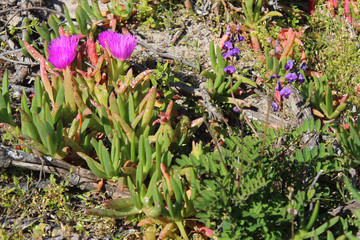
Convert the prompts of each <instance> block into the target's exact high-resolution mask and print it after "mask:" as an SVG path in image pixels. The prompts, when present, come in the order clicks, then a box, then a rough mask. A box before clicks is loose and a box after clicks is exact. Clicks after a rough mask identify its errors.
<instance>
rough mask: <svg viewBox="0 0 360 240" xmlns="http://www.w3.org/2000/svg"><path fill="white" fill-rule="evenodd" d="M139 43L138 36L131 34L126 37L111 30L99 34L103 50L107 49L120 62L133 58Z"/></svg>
mask: <svg viewBox="0 0 360 240" xmlns="http://www.w3.org/2000/svg"><path fill="white" fill-rule="evenodd" d="M137 41H138V40H137V38H136V36H133V35H131V34H126V35H124V34H120V33H117V32H114V31H110V30H109V31H105V32H102V33H100V34H99V43H100V45H101V46H102V47H103V48H107V49H108V50H109V51H110V52H111V54H112V55H113V56H114V57H115V58H117V59H119V60H120V61H124V60H125V59H128V58H130V57H131V54H132V52H133V51H134V48H135V46H136V44H137Z"/></svg>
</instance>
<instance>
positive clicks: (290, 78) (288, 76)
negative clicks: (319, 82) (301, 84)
mask: <svg viewBox="0 0 360 240" xmlns="http://www.w3.org/2000/svg"><path fill="white" fill-rule="evenodd" d="M285 79H286V80H288V81H289V82H294V81H296V79H298V76H297V75H296V73H288V74H286V75H285Z"/></svg>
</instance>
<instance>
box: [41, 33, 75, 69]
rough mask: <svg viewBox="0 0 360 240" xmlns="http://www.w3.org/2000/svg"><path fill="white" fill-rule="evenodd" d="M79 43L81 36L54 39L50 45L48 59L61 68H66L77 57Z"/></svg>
mask: <svg viewBox="0 0 360 240" xmlns="http://www.w3.org/2000/svg"><path fill="white" fill-rule="evenodd" d="M78 43H79V38H77V37H76V36H74V35H72V36H69V37H67V36H61V37H60V38H56V39H53V40H52V41H51V42H50V45H49V47H48V53H49V59H48V61H49V62H50V63H51V64H52V65H54V66H55V67H57V68H59V69H65V68H66V67H67V66H70V65H71V63H72V61H73V60H74V59H75V57H76V53H77V52H76V47H77V45H78Z"/></svg>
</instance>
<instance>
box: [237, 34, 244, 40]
mask: <svg viewBox="0 0 360 240" xmlns="http://www.w3.org/2000/svg"><path fill="white" fill-rule="evenodd" d="M236 38H237V40H238V42H242V41H244V40H245V38H244V36H240V34H239V33H238V34H237V35H236Z"/></svg>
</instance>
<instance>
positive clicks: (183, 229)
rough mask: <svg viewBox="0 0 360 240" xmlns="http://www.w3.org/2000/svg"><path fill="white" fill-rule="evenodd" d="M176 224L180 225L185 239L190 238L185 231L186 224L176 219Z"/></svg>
mask: <svg viewBox="0 0 360 240" xmlns="http://www.w3.org/2000/svg"><path fill="white" fill-rule="evenodd" d="M175 223H176V225H177V226H178V228H179V231H180V233H181V236H182V237H183V239H185V240H189V238H188V236H187V234H186V232H185V228H184V225H183V224H182V221H175Z"/></svg>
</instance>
